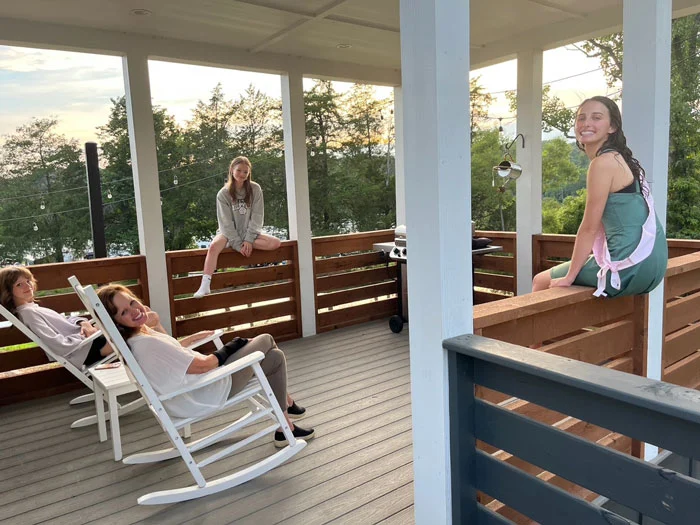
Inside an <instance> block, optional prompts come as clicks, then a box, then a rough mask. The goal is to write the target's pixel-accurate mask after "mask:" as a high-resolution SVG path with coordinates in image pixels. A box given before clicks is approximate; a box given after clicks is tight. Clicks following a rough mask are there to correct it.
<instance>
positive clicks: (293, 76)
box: [281, 71, 316, 337]
mask: <svg viewBox="0 0 700 525" xmlns="http://www.w3.org/2000/svg"><path fill="white" fill-rule="evenodd" d="M281 79H282V120H283V129H284V162H285V172H286V176H287V214H288V217H289V238H290V239H293V240H296V241H297V246H298V248H299V290H300V293H301V298H300V300H301V319H302V335H303V337H308V336H310V335H314V334H315V333H316V288H315V286H314V260H313V253H312V249H311V205H310V202H309V171H308V166H307V163H306V121H305V118H304V85H303V77H302V75H301V73H300V72H298V71H290V72H288V73H287V74H285V75H282V77H281Z"/></svg>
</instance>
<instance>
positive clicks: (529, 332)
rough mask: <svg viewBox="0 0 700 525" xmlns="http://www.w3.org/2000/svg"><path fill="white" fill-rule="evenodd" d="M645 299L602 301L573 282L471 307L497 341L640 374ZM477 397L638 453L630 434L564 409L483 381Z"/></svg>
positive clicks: (483, 331) (534, 470)
mask: <svg viewBox="0 0 700 525" xmlns="http://www.w3.org/2000/svg"><path fill="white" fill-rule="evenodd" d="M645 312H646V297H623V298H616V299H599V298H595V297H593V295H592V293H591V289H590V288H584V287H578V286H572V287H570V288H555V289H551V290H545V291H542V292H538V293H534V294H526V295H522V296H517V297H512V298H509V299H505V300H503V301H499V302H497V303H488V304H482V305H477V306H475V307H474V331H475V333H476V334H479V335H483V336H486V337H489V338H492V339H496V340H499V341H503V342H507V343H514V344H518V345H522V346H535V347H539V348H538V351H539V352H541V353H542V355H557V356H561V357H567V358H570V359H574V360H577V361H581V362H584V363H590V364H593V365H598V366H601V367H603V368H607V369H612V370H619V371H624V372H629V373H635V374H639V375H643V374H644V366H645V348H646V341H645V334H646V326H645ZM477 396H478V397H479V398H481V399H484V400H485V401H488V402H490V403H497V404H501V405H502V406H503V407H504V408H505V409H506V410H508V411H511V412H514V413H517V414H520V415H524V416H528V417H531V418H533V419H535V420H537V421H539V422H541V423H543V424H546V425H550V426H553V427H556V428H558V429H560V430H563V431H565V432H567V433H569V434H572V435H576V436H579V437H581V438H583V439H586V440H588V441H592V442H597V443H599V444H602V445H604V446H609V447H612V448H614V449H615V450H618V451H621V452H625V453H632V454H634V455H636V456H639V455H640V454H641V445H640V443H638V442H632V440H631V439H630V438H629V437H625V436H622V435H619V434H615V433H611V432H610V431H608V430H606V429H604V428H601V427H597V426H594V425H591V424H590V423H587V422H585V421H581V420H578V419H575V418H571V417H567V416H564V415H562V414H560V413H559V412H556V411H553V410H550V409H547V408H544V407H542V406H540V405H535V404H533V403H531V402H528V401H525V400H521V399H511V398H510V396H509V395H507V394H503V393H499V392H494V391H493V390H489V389H486V388H484V387H478V388H477ZM480 447H481V448H482V449H483V450H484V451H486V452H487V453H489V454H492V455H493V457H494V458H496V459H500V460H502V461H504V462H506V463H508V464H509V465H511V466H513V467H517V468H519V469H522V470H524V471H525V472H527V473H530V474H532V475H535V476H539V477H540V479H543V480H545V481H546V482H547V483H550V484H553V485H556V486H558V487H560V488H564V489H565V490H569V491H571V492H573V493H575V494H576V495H578V496H580V497H583V498H585V499H588V500H592V499H593V498H595V497H596V496H597V495H596V494H595V493H593V492H591V491H589V490H586V489H584V488H582V487H578V486H575V485H573V484H571V483H570V482H568V481H567V480H566V479H563V478H560V477H558V476H556V475H554V474H551V473H548V472H545V471H544V470H543V469H541V468H539V467H536V466H534V465H531V464H528V463H525V462H524V461H522V460H521V459H519V458H518V457H516V456H513V455H512V454H510V453H508V452H507V451H503V450H499V449H498V448H495V447H492V446H490V445H487V444H480ZM480 501H481V502H482V503H483V504H484V505H486V506H487V507H488V508H489V509H490V510H492V511H494V512H497V513H499V514H502V515H503V516H505V517H508V518H509V519H513V520H516V521H518V522H522V523H527V520H525V521H521V520H520V517H519V516H518V514H517V512H515V511H514V510H513V509H512V508H510V507H505V506H504V505H503V503H502V502H499V501H495V500H492V498H491V497H490V496H487V495H483V496H482V497H481V499H480Z"/></svg>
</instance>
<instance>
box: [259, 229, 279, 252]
mask: <svg viewBox="0 0 700 525" xmlns="http://www.w3.org/2000/svg"><path fill="white" fill-rule="evenodd" d="M280 243H281V241H280V240H279V239H278V238H277V237H273V236H272V235H267V234H266V233H261V234H260V235H258V238H257V239H255V241H254V242H253V248H254V249H255V250H266V251H271V250H276V249H277V248H279V247H280Z"/></svg>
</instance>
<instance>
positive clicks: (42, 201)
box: [39, 199, 46, 210]
mask: <svg viewBox="0 0 700 525" xmlns="http://www.w3.org/2000/svg"><path fill="white" fill-rule="evenodd" d="M39 208H41V209H42V210H45V209H46V202H44V199H41V204H39Z"/></svg>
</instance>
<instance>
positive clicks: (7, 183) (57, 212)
mask: <svg viewBox="0 0 700 525" xmlns="http://www.w3.org/2000/svg"><path fill="white" fill-rule="evenodd" d="M57 124H58V121H57V120H56V119H54V118H43V119H33V120H32V121H31V122H30V123H29V124H26V125H24V126H20V127H18V128H17V131H16V132H15V133H14V134H12V135H9V136H8V137H7V138H6V140H5V142H4V144H3V147H2V152H1V153H0V178H1V179H2V181H3V183H2V186H1V187H2V189H1V190H0V217H1V219H0V220H1V221H2V222H0V246H1V248H2V254H3V259H5V260H6V262H9V261H13V262H14V261H22V260H24V258H25V255H26V254H30V253H31V254H33V255H34V257H35V259H37V260H41V261H44V262H62V261H63V251H64V248H65V249H68V250H70V251H72V252H74V253H76V254H81V253H82V252H83V251H84V250H85V249H86V247H87V245H88V242H89V241H90V239H91V228H90V213H89V202H88V194H87V179H86V175H85V166H84V164H83V162H82V159H81V150H80V148H79V146H78V144H77V141H75V140H74V139H73V140H69V139H67V138H65V137H64V136H62V135H59V134H58V133H57V132H56V126H57Z"/></svg>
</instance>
